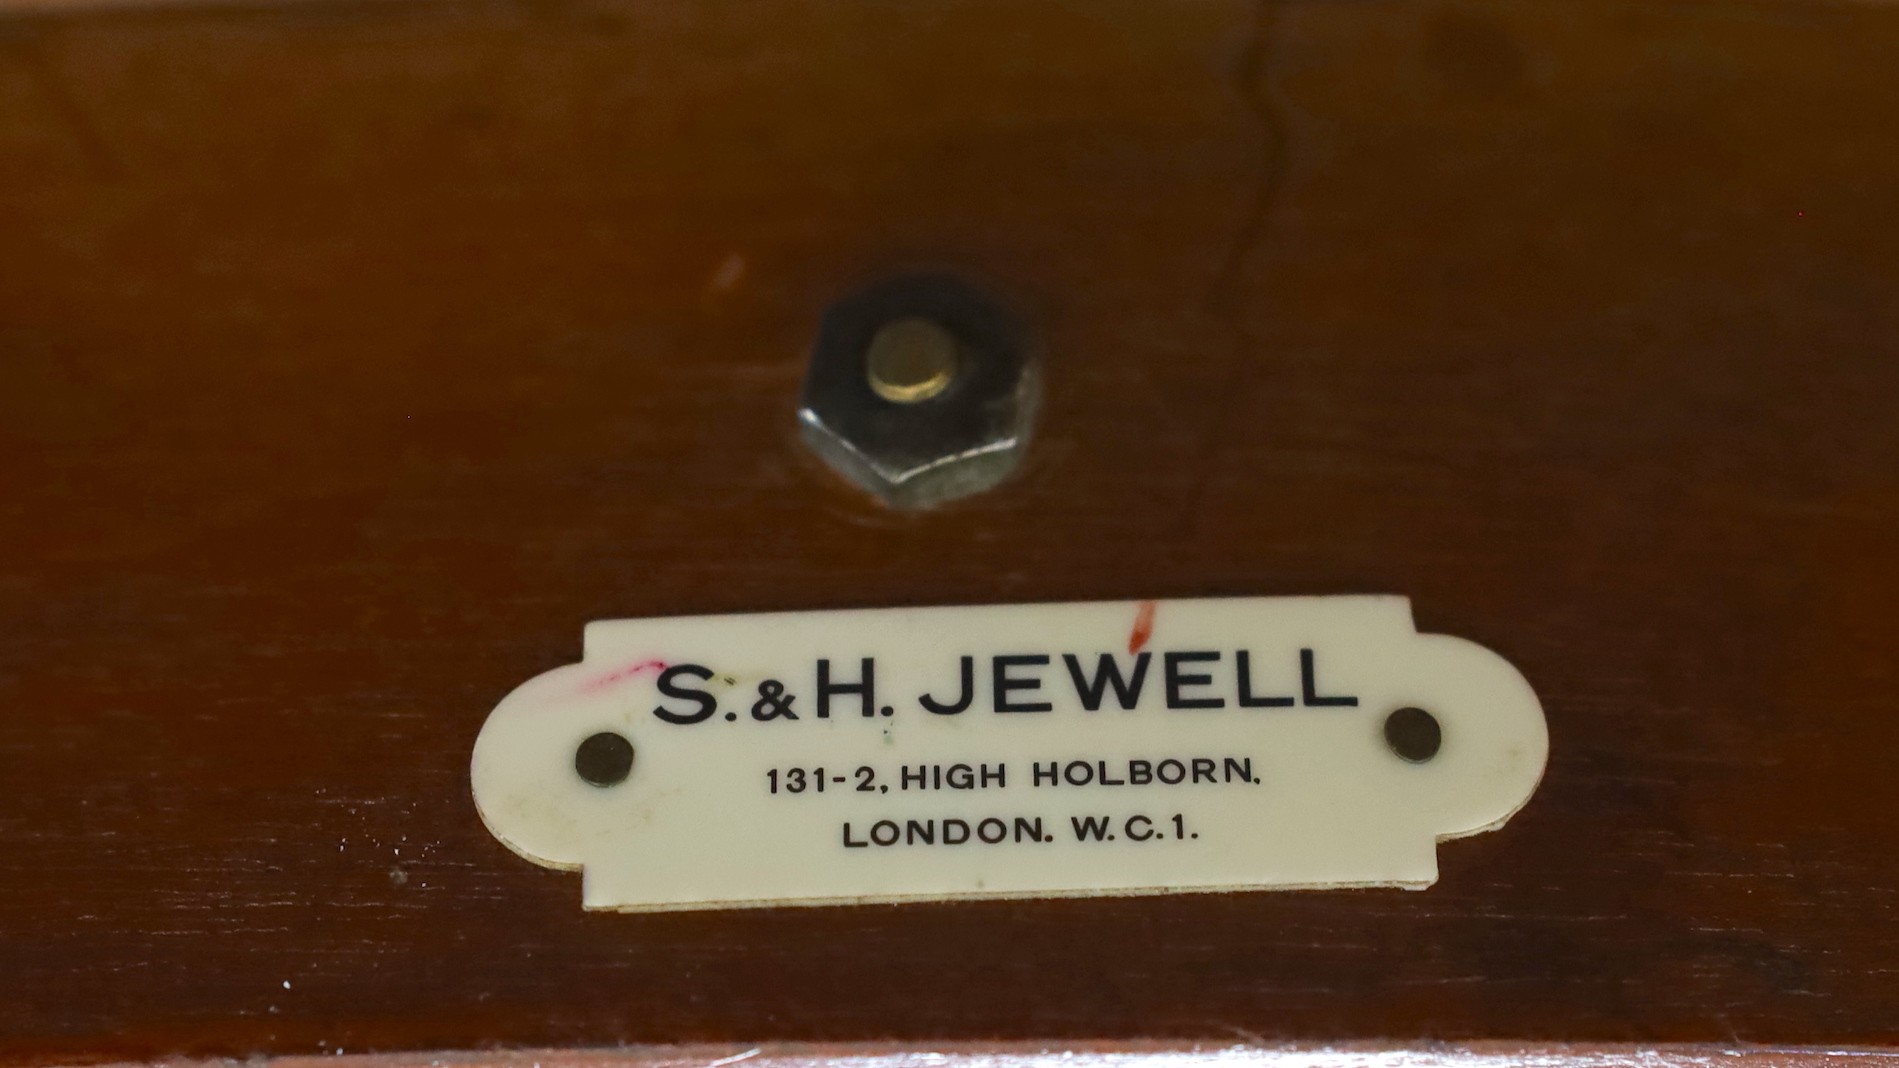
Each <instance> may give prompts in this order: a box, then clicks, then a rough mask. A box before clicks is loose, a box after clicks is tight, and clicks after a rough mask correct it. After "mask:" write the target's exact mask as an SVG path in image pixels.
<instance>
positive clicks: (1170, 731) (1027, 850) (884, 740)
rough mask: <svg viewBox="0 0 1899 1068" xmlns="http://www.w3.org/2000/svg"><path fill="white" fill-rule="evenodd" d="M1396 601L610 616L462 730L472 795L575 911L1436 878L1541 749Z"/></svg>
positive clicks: (1501, 671) (1513, 712)
mask: <svg viewBox="0 0 1899 1068" xmlns="http://www.w3.org/2000/svg"><path fill="white" fill-rule="evenodd" d="M1548 744H1549V742H1548V734H1547V732H1546V730H1545V727H1544V722H1543V712H1542V708H1541V706H1540V705H1539V704H1538V702H1537V699H1536V695H1535V694H1534V693H1533V692H1532V691H1531V689H1530V687H1529V684H1528V683H1526V682H1525V681H1524V679H1523V676H1522V675H1520V674H1519V673H1518V672H1517V671H1516V669H1515V668H1513V667H1511V666H1510V664H1509V663H1507V662H1506V661H1505V660H1503V658H1501V657H1499V656H1497V655H1496V654H1495V653H1492V652H1490V651H1489V650H1487V649H1485V648H1483V647H1481V646H1478V645H1475V644H1473V643H1471V642H1468V641H1465V640H1464V639H1461V638H1454V637H1449V636H1446V635H1441V634H1419V633H1418V632H1417V631H1416V629H1415V628H1414V627H1413V625H1412V622H1411V609H1410V603H1409V601H1407V600H1406V599H1405V598H1402V597H1389V596H1346V597H1283V598H1273V597H1253V598H1230V599H1225V598H1223V599H1205V600H1181V601H1119V602H1101V603H1091V604H1038V605H998V606H991V607H968V608H897V609H880V610H867V611H838V612H794V613H785V614H776V615H746V616H706V617H696V618H680V619H639V620H615V621H611V622H599V623H592V624H589V625H588V626H587V628H586V638H585V648H584V653H583V658H582V660H581V662H580V663H578V664H571V665H568V666H566V667H562V668H557V669H555V670H553V671H549V672H547V673H546V674H544V675H540V676H538V677H536V678H534V679H531V680H529V681H528V682H527V683H525V684H524V685H522V686H521V687H520V688H519V689H517V690H515V691H514V692H513V693H511V694H509V695H508V696H507V698H506V699H505V700H503V701H502V702H501V704H500V706H499V707H497V708H496V709H495V710H494V712H493V713H491V714H490V715H489V717H488V721H487V723H486V724H485V725H484V726H483V728H482V731H481V735H480V737H479V739H478V740H477V741H476V743H475V752H474V762H473V768H472V772H473V784H474V794H475V804H476V806H477V807H478V808H479V810H480V812H481V817H482V819H483V820H484V821H485V822H486V823H487V825H488V829H489V830H490V831H492V832H493V833H494V835H495V837H497V838H499V839H500V840H501V841H502V842H503V843H505V844H506V845H507V846H508V848H510V849H512V850H514V851H515V852H516V853H519V854H520V855H522V856H523V857H526V858H527V859H529V860H532V861H534V862H535V863H537V864H543V865H546V866H548V867H554V868H578V869H582V870H583V871H584V874H583V877H582V885H583V893H582V897H583V901H584V903H585V905H586V907H587V908H591V909H620V910H628V911H650V910H662V909H701V908H737V907H751V906H766V905H820V904H844V903H858V902H887V901H908V900H931V899H936V900H940V899H950V898H1008V897H1078V896H1091V895H1104V894H1160V893H1183V892H1192V891H1216V890H1221V891H1224V890H1254V889H1274V888H1282V889H1283V888H1327V887H1367V886H1396V887H1409V888H1413V889H1422V888H1424V887H1427V886H1429V885H1431V884H1432V883H1433V882H1435V881H1436V880H1437V843H1438V842H1439V841H1442V840H1444V839H1448V838H1457V837H1460V836H1463V835H1468V834H1475V833H1477V832H1479V831H1487V830H1491V829H1493V828H1496V827H1498V826H1501V825H1502V824H1503V822H1504V821H1505V820H1507V819H1508V818H1509V817H1510V815H1511V814H1512V813H1514V812H1516V811H1517V809H1519V808H1521V807H1522V806H1523V804H1524V803H1525V802H1526V801H1528V800H1529V798H1530V794H1531V793H1532V792H1533V791H1534V790H1535V789H1536V785H1537V782H1538V780H1539V779H1540V778H1541V777H1542V774H1543V764H1544V758H1545V755H1546V753H1547V751H1548Z"/></svg>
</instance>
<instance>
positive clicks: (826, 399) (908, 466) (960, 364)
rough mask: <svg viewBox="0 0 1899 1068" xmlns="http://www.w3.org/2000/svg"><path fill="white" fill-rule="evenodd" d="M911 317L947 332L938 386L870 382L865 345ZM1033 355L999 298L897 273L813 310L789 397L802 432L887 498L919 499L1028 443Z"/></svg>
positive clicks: (966, 479) (969, 489)
mask: <svg viewBox="0 0 1899 1068" xmlns="http://www.w3.org/2000/svg"><path fill="white" fill-rule="evenodd" d="M916 320H922V321H924V322H927V323H929V324H933V325H934V326H935V327H938V328H940V330H941V332H942V333H943V334H947V335H948V338H949V339H953V342H954V353H955V356H954V364H953V372H952V373H950V374H949V375H948V377H947V381H946V382H945V383H944V384H942V385H941V386H940V389H933V390H922V391H906V392H908V393H918V392H920V393H923V394H925V395H923V396H920V397H914V396H908V397H906V398H905V399H895V398H897V397H898V396H902V395H903V394H900V393H898V392H897V391H893V390H890V389H885V388H880V386H881V385H882V383H879V382H878V381H877V380H876V378H875V376H874V375H873V373H872V368H871V364H870V352H871V350H872V346H873V343H874V342H875V341H876V340H877V338H878V336H879V333H880V332H882V331H884V330H885V329H886V328H888V327H891V326H892V325H893V324H900V323H914V321H916ZM1039 363H1040V361H1039V360H1038V359H1037V358H1036V356H1035V354H1034V353H1033V352H1032V351H1031V349H1030V347H1029V344H1028V338H1027V334H1026V332H1025V331H1024V330H1023V329H1022V327H1021V325H1020V324H1019V323H1018V322H1017V321H1016V320H1015V318H1014V317H1013V316H1011V315H1010V314H1009V313H1008V312H1007V311H1006V310H1005V309H1004V308H1003V307H1002V306H1001V305H1000V304H998V303H997V302H995V301H993V300H991V299H990V298H988V297H987V296H985V295H983V294H982V293H981V292H979V291H978V290H976V289H975V288H974V287H972V286H970V285H968V284H967V283H965V282H963V281H961V280H960V279H957V278H955V277H952V276H949V275H943V274H916V275H905V276H901V277H897V278H891V279H887V280H885V281H882V282H879V283H877V284H875V285H873V286H871V287H869V288H868V289H865V290H863V291H862V292H859V293H857V294H855V295H853V296H850V297H847V298H845V299H844V300H842V301H839V302H838V303H837V304H835V305H833V306H832V307H831V309H830V310H829V311H828V312H827V313H826V314H825V316H824V320H823V322H822V324H821V325H820V327H819V330H818V338H817V342H816V343H815V345H814V346H813V347H812V352H811V364H810V368H809V370H808V371H807V373H806V375H805V382H804V394H803V398H802V400H801V402H800V404H799V408H798V423H799V427H800V429H801V431H802V433H803V435H804V439H805V442H806V443H807V444H809V445H810V446H811V448H812V449H813V450H814V451H815V452H816V453H817V454H818V455H819V456H820V457H821V458H823V460H824V461H825V463H827V464H829V465H830V466H831V467H832V468H833V469H834V470H836V471H837V472H838V473H839V474H841V475H843V476H844V477H845V478H848V479H850V480H851V481H852V482H855V483H856V484H857V485H859V486H860V487H862V488H864V489H866V490H868V491H870V492H871V493H873V494H875V495H876V496H877V497H879V498H881V499H882V500H883V501H884V502H885V503H887V504H889V505H890V506H891V507H893V508H901V509H919V508H929V507H932V506H934V505H938V504H942V503H943V502H945V501H950V500H954V499H956V498H958V497H965V496H968V495H970V494H972V493H979V492H981V491H983V490H987V489H990V488H992V487H994V486H995V485H996V484H997V483H1000V482H1001V481H1003V480H1004V479H1006V478H1008V477H1009V475H1010V474H1011V473H1013V472H1014V471H1015V469H1016V467H1017V465H1018V464H1019V463H1020V462H1021V459H1022V456H1023V454H1024V452H1025V451H1026V450H1027V448H1028V443H1029V432H1030V429H1031V427H1032V425H1033V423H1034V420H1035V414H1036V409H1037V407H1038V403H1039V401H1040V395H1041V376H1040V366H1039Z"/></svg>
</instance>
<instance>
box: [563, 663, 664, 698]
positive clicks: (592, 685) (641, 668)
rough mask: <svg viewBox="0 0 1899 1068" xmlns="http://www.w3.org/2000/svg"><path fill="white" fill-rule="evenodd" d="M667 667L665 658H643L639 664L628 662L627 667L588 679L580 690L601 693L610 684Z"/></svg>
mask: <svg viewBox="0 0 1899 1068" xmlns="http://www.w3.org/2000/svg"><path fill="white" fill-rule="evenodd" d="M665 669H666V661H664V660H642V661H640V662H639V663H637V664H628V665H627V666H626V667H623V668H620V669H618V670H616V671H609V672H607V673H606V674H605V675H602V676H600V677H599V678H597V679H588V680H587V682H586V684H585V685H583V686H581V688H580V692H581V693H599V692H600V691H601V690H604V689H606V688H607V687H609V686H613V685H616V684H618V683H622V682H625V681H626V680H628V679H630V678H633V677H634V676H636V675H641V674H644V673H645V672H648V671H664V670H665Z"/></svg>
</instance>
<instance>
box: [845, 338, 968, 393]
mask: <svg viewBox="0 0 1899 1068" xmlns="http://www.w3.org/2000/svg"><path fill="white" fill-rule="evenodd" d="M957 363H958V361H957V357H956V337H955V335H953V334H951V333H950V332H949V331H948V330H945V329H943V327H942V326H941V325H939V324H937V323H935V322H932V321H931V320H929V319H918V318H911V319H898V320H896V321H894V322H890V323H885V324H884V326H883V327H882V328H881V329H879V330H878V331H877V336H875V337H873V338H871V340H870V349H869V351H868V352H866V353H865V354H864V365H865V373H866V374H867V375H868V376H869V379H870V388H871V389H872V390H873V391H875V392H876V394H877V395H878V396H879V397H882V398H883V399H885V400H887V401H889V402H891V403H892V404H917V403H919V402H921V401H926V400H929V399H930V398H931V397H934V396H937V395H938V394H940V393H942V392H943V391H944V390H946V389H948V388H949V386H950V383H951V382H953V381H955V380H956V371H957Z"/></svg>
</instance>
